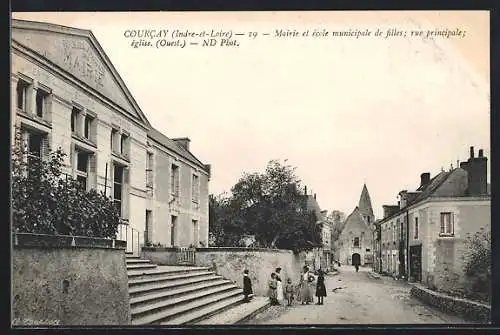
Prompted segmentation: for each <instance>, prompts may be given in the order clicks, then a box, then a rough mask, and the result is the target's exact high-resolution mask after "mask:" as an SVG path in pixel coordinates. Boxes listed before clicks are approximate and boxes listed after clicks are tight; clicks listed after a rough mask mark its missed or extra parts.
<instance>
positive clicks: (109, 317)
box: [12, 234, 130, 326]
mask: <svg viewBox="0 0 500 335" xmlns="http://www.w3.org/2000/svg"><path fill="white" fill-rule="evenodd" d="M13 238H14V243H13V245H14V247H13V249H12V323H13V325H60V326H93V325H128V324H130V301H129V293H128V277H127V269H126V260H125V252H124V247H125V246H124V245H123V243H122V242H123V241H121V243H119V242H120V241H113V240H104V239H92V238H75V239H73V238H72V237H68V236H50V235H35V234H14V236H13Z"/></svg>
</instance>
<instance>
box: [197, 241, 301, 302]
mask: <svg viewBox="0 0 500 335" xmlns="http://www.w3.org/2000/svg"><path fill="white" fill-rule="evenodd" d="M304 264H305V255H304V254H303V253H301V254H294V253H293V252H292V251H289V250H270V249H254V248H198V249H196V265H197V266H208V267H211V268H213V269H214V270H215V271H216V273H217V274H219V275H221V276H223V277H225V278H227V279H230V280H232V281H233V282H235V283H236V284H237V285H238V286H240V287H242V285H243V270H245V269H247V270H248V271H249V276H250V279H251V280H252V287H253V291H254V294H255V295H258V296H265V295H266V294H267V288H268V285H267V283H268V281H269V279H270V276H271V273H272V272H274V270H275V269H276V268H277V267H281V268H282V270H281V278H282V280H283V282H284V283H285V282H286V280H287V279H288V278H290V279H292V282H293V283H294V284H297V283H298V281H299V279H300V272H301V270H302V267H303V266H304Z"/></svg>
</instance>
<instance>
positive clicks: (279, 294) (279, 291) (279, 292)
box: [276, 268, 285, 305]
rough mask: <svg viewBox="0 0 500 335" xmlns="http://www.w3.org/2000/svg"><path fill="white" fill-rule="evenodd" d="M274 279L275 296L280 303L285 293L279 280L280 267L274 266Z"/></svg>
mask: <svg viewBox="0 0 500 335" xmlns="http://www.w3.org/2000/svg"><path fill="white" fill-rule="evenodd" d="M276 281H277V286H276V298H277V299H278V303H279V304H280V305H281V303H282V302H283V300H284V299H285V295H284V293H283V283H282V282H281V268H276Z"/></svg>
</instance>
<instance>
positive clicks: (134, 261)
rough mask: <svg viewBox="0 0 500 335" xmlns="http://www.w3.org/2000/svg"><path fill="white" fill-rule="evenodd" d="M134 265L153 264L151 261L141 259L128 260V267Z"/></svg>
mask: <svg viewBox="0 0 500 335" xmlns="http://www.w3.org/2000/svg"><path fill="white" fill-rule="evenodd" d="M129 264H131V265H133V264H152V263H151V261H150V260H149V259H141V258H127V265H129Z"/></svg>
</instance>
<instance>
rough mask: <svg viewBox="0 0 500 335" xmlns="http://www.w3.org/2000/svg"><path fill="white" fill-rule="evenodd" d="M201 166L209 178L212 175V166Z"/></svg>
mask: <svg viewBox="0 0 500 335" xmlns="http://www.w3.org/2000/svg"><path fill="white" fill-rule="evenodd" d="M203 166H204V167H205V170H206V171H207V172H208V177H209V178H210V176H211V175H212V165H210V164H203Z"/></svg>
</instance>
